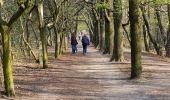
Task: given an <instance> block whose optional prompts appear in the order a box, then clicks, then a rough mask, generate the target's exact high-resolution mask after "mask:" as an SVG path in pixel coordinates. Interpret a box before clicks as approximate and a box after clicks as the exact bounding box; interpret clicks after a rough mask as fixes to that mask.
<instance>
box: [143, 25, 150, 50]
mask: <svg viewBox="0 0 170 100" xmlns="http://www.w3.org/2000/svg"><path fill="white" fill-rule="evenodd" d="M143 36H144V44H145V50H146V51H147V52H149V45H148V40H147V30H146V26H145V24H144V25H143Z"/></svg>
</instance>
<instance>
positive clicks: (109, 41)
mask: <svg viewBox="0 0 170 100" xmlns="http://www.w3.org/2000/svg"><path fill="white" fill-rule="evenodd" d="M106 3H108V4H109V7H110V8H112V7H113V3H112V1H111V0H106ZM105 16H106V20H105V27H106V28H105V29H106V30H105V32H106V34H105V45H106V47H105V50H104V54H107V53H108V54H111V53H112V51H113V40H114V39H113V38H114V25H113V13H112V12H111V11H110V10H105Z"/></svg>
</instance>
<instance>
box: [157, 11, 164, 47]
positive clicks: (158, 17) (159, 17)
mask: <svg viewBox="0 0 170 100" xmlns="http://www.w3.org/2000/svg"><path fill="white" fill-rule="evenodd" d="M156 17H157V20H158V25H159V29H160V32H161V35H162V40H163V44H164V46H165V44H166V36H165V29H164V26H163V24H162V19H161V13H160V11H158V10H157V9H156Z"/></svg>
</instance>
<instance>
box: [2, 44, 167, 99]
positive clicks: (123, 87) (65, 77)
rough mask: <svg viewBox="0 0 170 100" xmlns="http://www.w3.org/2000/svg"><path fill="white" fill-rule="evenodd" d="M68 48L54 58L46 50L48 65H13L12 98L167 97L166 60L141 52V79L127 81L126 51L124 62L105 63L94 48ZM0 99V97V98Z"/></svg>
mask: <svg viewBox="0 0 170 100" xmlns="http://www.w3.org/2000/svg"><path fill="white" fill-rule="evenodd" d="M88 51H89V53H88V55H87V56H83V55H82V48H80V47H79V48H78V53H77V54H71V53H70V49H69V50H68V51H67V52H65V53H64V55H63V56H61V57H60V58H59V59H58V60H55V59H54V57H53V56H52V55H53V54H54V51H53V49H50V50H48V52H50V54H49V68H48V69H42V68H41V66H40V65H38V64H33V63H31V62H32V61H28V62H30V63H28V62H27V63H24V62H17V63H15V64H14V65H13V76H14V84H15V92H16V98H15V99H16V100H170V63H168V62H166V61H165V60H164V58H162V57H159V56H156V55H153V54H148V53H143V56H142V59H143V74H142V76H143V78H142V79H139V80H130V79H129V76H130V60H129V59H130V52H129V51H126V52H125V58H126V61H125V62H124V63H119V62H109V56H108V55H102V54H101V53H100V52H99V51H98V50H96V49H94V47H90V48H89V50H88ZM0 99H1V98H0Z"/></svg>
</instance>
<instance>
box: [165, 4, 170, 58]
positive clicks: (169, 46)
mask: <svg viewBox="0 0 170 100" xmlns="http://www.w3.org/2000/svg"><path fill="white" fill-rule="evenodd" d="M167 7H168V22H169V25H168V31H167V44H166V56H167V57H170V4H168V5H167Z"/></svg>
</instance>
